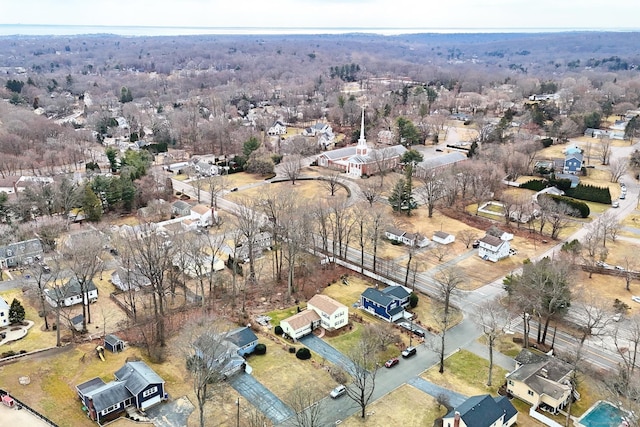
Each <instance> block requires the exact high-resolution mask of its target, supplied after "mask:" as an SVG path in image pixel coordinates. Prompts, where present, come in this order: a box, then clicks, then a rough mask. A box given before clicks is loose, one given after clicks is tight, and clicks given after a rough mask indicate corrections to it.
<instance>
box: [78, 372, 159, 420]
mask: <svg viewBox="0 0 640 427" xmlns="http://www.w3.org/2000/svg"><path fill="white" fill-rule="evenodd" d="M76 390H77V392H78V397H80V400H81V401H82V403H83V405H84V406H85V408H87V411H88V415H89V418H91V419H92V420H94V421H96V422H98V424H101V423H104V422H106V421H112V420H115V419H116V418H119V417H120V416H121V415H122V413H123V412H124V411H125V409H126V408H127V407H129V406H135V407H136V408H137V409H140V410H144V409H147V408H150V407H151V406H153V405H156V404H158V403H160V402H162V401H163V400H166V399H167V397H168V396H167V395H166V394H165V391H164V380H163V379H162V378H160V376H159V375H158V374H156V373H155V371H154V370H153V369H151V368H150V367H149V366H148V365H147V364H146V363H144V362H142V361H137V362H127V363H126V364H125V365H124V366H123V367H122V368H120V369H118V370H117V371H116V373H115V380H114V381H111V382H109V383H105V382H104V381H102V379H100V378H93V379H91V380H89V381H87V382H84V383H82V384H80V385H78V386H76Z"/></svg>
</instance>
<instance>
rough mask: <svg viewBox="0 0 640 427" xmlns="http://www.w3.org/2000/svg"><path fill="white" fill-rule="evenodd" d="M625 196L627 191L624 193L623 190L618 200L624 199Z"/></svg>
mask: <svg viewBox="0 0 640 427" xmlns="http://www.w3.org/2000/svg"><path fill="white" fill-rule="evenodd" d="M626 197H627V193H625V192H624V191H623V192H622V193H620V200H624V199H626Z"/></svg>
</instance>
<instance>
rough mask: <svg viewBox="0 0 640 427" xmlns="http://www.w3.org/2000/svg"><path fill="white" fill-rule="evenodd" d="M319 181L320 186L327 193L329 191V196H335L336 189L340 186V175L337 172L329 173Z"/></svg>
mask: <svg viewBox="0 0 640 427" xmlns="http://www.w3.org/2000/svg"><path fill="white" fill-rule="evenodd" d="M319 179H320V183H321V184H322V186H323V187H324V188H326V189H327V191H329V194H331V196H335V194H336V191H338V189H340V186H341V185H342V178H341V174H340V172H337V171H336V172H331V173H330V174H329V175H325V176H323V177H321V178H319Z"/></svg>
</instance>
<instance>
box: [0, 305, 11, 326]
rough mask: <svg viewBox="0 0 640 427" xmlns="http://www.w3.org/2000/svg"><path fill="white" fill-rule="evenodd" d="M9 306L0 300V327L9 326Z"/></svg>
mask: <svg viewBox="0 0 640 427" xmlns="http://www.w3.org/2000/svg"><path fill="white" fill-rule="evenodd" d="M9 308H10V306H9V304H7V302H6V301H5V300H4V299H2V298H0V326H7V325H8V324H9Z"/></svg>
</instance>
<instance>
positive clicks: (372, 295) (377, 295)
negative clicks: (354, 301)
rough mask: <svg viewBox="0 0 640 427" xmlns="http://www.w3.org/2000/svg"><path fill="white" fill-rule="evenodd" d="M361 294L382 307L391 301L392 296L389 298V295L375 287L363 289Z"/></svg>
mask: <svg viewBox="0 0 640 427" xmlns="http://www.w3.org/2000/svg"><path fill="white" fill-rule="evenodd" d="M362 296H363V297H365V298H366V299H368V300H370V301H373V302H375V303H377V304H379V305H381V306H383V307H386V306H388V305H389V304H391V302H392V301H393V298H391V297H390V296H388V295H386V294H383V293H382V292H380V291H379V290H377V289H375V288H367V289H365V290H364V292H363V293H362Z"/></svg>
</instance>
